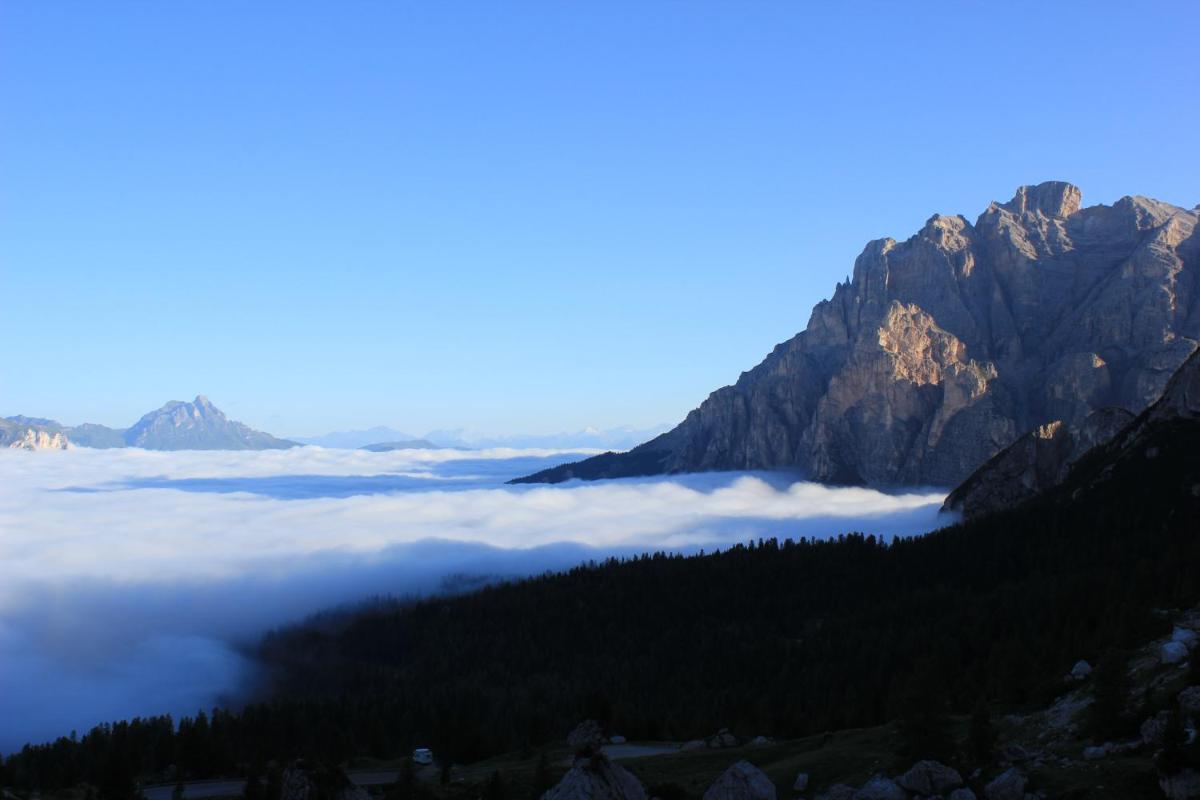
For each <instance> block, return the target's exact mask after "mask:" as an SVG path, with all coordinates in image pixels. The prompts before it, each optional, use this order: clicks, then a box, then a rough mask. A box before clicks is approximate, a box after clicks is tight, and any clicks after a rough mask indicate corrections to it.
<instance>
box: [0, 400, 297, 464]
mask: <svg viewBox="0 0 1200 800" xmlns="http://www.w3.org/2000/svg"><path fill="white" fill-rule="evenodd" d="M30 431H32V432H33V440H34V441H35V442H37V441H40V440H42V439H44V440H45V441H47V442H50V443H56V442H57V443H61V444H62V445H63V446H65V444H66V443H67V442H69V443H70V444H73V445H78V446H81V447H95V448H110V447H140V448H143V449H146V450H278V449H283V448H288V447H296V446H297V444H298V443H297V442H292V441H289V440H287V439H277V438H275V437H274V436H272V435H271V434H269V433H263V432H262V431H256V430H254V429H253V428H251V427H249V426H247V425H243V424H242V423H240V422H236V421H234V420H231V419H229V418H228V417H226V416H225V414H224V413H223V412H222V411H221V410H220V409H219V408H217V407H216V406H214V405H213V404H212V403H211V402H209V400H208V398H207V397H205V396H204V395H197V396H196V399H195V400H193V401H192V402H190V403H185V402H182V401H180V400H172V401H171V402H169V403H167V404H166V405H164V406H163V407H162V408H160V409H158V410H156V411H151V412H150V413H149V414H146V415H145V416H143V417H142V418H141V419H139V420H138V421H137V422H136V423H134V424H133V426H132V427H129V428H109V427H107V426H105V425H96V424H94V423H84V424H82V425H74V426H71V425H63V424H62V423H60V422H56V421H55V420H52V419H42V418H38V417H25V416H15V417H4V418H2V419H0V445H3V446H14V445H19V444H20V443H21V442H27V441H29V439H30V435H29V432H30ZM39 434H44V436H42V437H39ZM56 437H57V438H56ZM52 446H55V447H57V446H59V444H54V445H52ZM27 449H39V448H37V447H36V446H35V447H30V448H27Z"/></svg>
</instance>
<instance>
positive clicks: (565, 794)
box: [541, 754, 646, 800]
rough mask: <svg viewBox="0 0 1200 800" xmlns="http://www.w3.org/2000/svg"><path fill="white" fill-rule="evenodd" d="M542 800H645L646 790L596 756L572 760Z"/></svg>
mask: <svg viewBox="0 0 1200 800" xmlns="http://www.w3.org/2000/svg"><path fill="white" fill-rule="evenodd" d="M541 800H646V790H645V789H644V788H642V784H641V783H639V782H638V779H637V778H635V777H634V776H633V774H632V773H630V772H629V770H627V769H625V768H624V767H622V766H621V765H620V764H616V763H614V762H612V761H609V760H608V759H607V758H605V757H604V756H602V755H599V754H597V755H595V756H592V757H591V758H577V759H575V763H574V765H573V766H572V767H571V769H569V770H568V771H567V774H566V775H564V776H563V779H562V780H561V781H559V782H558V784H557V785H556V786H554V787H553V788H551V789H550V790H549V791H547V792H546V793H545V794H543V795H542V798H541Z"/></svg>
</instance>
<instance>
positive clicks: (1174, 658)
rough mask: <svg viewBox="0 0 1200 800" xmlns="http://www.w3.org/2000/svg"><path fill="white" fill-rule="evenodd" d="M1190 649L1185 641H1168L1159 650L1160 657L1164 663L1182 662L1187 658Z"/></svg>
mask: <svg viewBox="0 0 1200 800" xmlns="http://www.w3.org/2000/svg"><path fill="white" fill-rule="evenodd" d="M1187 657H1188V649H1187V645H1185V644H1184V643H1183V642H1174V641H1172V642H1167V643H1166V644H1164V645H1163V646H1162V647H1160V648H1159V650H1158V658H1159V660H1160V661H1162V663H1164V664H1180V663H1182V662H1184V661H1186V660H1187Z"/></svg>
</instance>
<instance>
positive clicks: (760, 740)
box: [750, 736, 771, 747]
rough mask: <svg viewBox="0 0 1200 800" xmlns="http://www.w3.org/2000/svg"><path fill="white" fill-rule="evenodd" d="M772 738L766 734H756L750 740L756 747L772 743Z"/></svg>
mask: <svg viewBox="0 0 1200 800" xmlns="http://www.w3.org/2000/svg"><path fill="white" fill-rule="evenodd" d="M770 743H771V740H770V739H768V738H767V737H765V736H755V737H754V738H753V739H751V740H750V744H751V745H753V746H754V747H762V746H763V745H764V744H770Z"/></svg>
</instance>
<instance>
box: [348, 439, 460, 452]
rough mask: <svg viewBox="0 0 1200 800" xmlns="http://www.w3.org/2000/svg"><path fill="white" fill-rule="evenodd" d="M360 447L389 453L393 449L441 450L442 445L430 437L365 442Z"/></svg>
mask: <svg viewBox="0 0 1200 800" xmlns="http://www.w3.org/2000/svg"><path fill="white" fill-rule="evenodd" d="M358 449H359V450H370V451H371V452H372V453H387V452H390V451H392V450H440V449H441V446H440V445H436V444H434V443H433V442H431V441H429V440H428V439H402V440H400V441H398V442H377V443H376V444H364V445H363V446H362V447H360V448H358Z"/></svg>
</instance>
